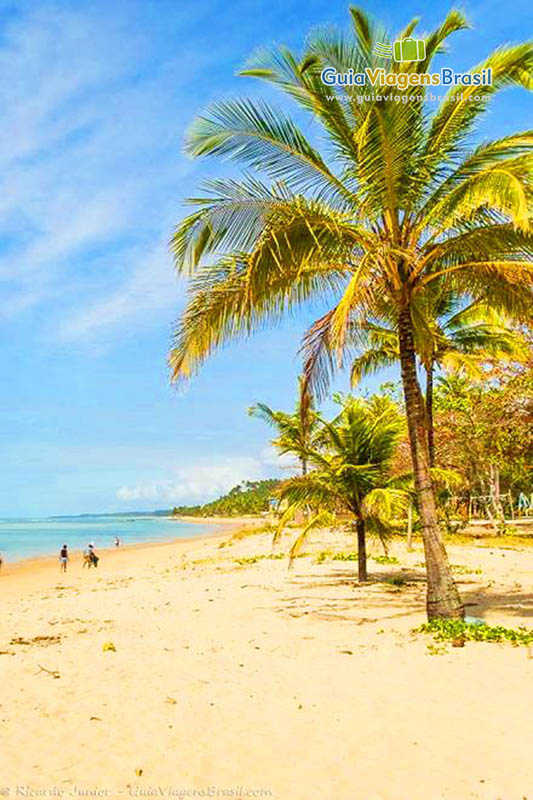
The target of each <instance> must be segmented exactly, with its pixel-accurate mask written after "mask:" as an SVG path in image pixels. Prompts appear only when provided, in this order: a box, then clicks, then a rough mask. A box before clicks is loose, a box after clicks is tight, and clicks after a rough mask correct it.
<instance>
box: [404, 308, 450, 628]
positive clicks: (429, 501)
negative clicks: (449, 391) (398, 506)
mask: <svg viewBox="0 0 533 800" xmlns="http://www.w3.org/2000/svg"><path fill="white" fill-rule="evenodd" d="M398 322H399V324H398V336H399V345H400V363H401V371H402V384H403V391H404V398H405V410H406V416H407V426H408V430H409V443H410V446H411V458H412V461H413V471H414V480H415V488H416V493H417V498H418V510H419V514H420V520H421V523H422V537H423V541H424V552H425V556H426V569H427V598H426V606H427V615H428V619H434V618H436V617H448V618H450V617H459V618H462V617H463V616H464V609H463V605H462V603H461V598H460V597H459V592H458V591H457V587H456V585H455V583H454V580H453V577H452V574H451V570H450V565H449V563H448V556H447V555H446V549H445V547H444V543H443V541H442V537H441V534H440V531H439V527H438V523H437V508H436V503H435V495H434V491H433V485H432V482H431V473H430V466H429V452H428V437H427V433H428V432H427V423H426V418H425V410H424V405H423V398H422V392H421V391H420V386H419V384H418V378H417V375H416V360H415V349H414V342H413V328H412V321H411V314H410V311H409V307H408V306H407V304H405V305H404V306H403V308H402V310H401V311H400V315H399V321H398Z"/></svg>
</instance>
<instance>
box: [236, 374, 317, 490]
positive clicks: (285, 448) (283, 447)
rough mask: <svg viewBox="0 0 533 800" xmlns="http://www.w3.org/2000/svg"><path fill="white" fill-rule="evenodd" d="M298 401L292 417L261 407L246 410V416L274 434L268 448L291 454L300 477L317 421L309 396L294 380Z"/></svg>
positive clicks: (302, 382) (263, 405)
mask: <svg viewBox="0 0 533 800" xmlns="http://www.w3.org/2000/svg"><path fill="white" fill-rule="evenodd" d="M298 388H299V391H298V400H297V402H296V408H295V409H294V412H293V413H292V414H289V413H287V412H286V411H274V410H273V409H272V408H270V406H267V405H266V404H265V403H256V405H254V406H250V408H249V409H248V414H249V415H250V416H251V417H257V418H259V419H262V420H263V421H264V422H266V423H267V425H270V427H271V428H274V430H276V431H277V436H276V438H275V439H273V440H272V444H273V445H274V447H275V448H276V450H277V451H278V453H279V454H280V455H286V454H287V453H291V454H292V455H295V456H296V457H297V459H298V460H299V462H300V464H301V467H302V475H305V474H306V472H307V455H306V454H307V451H308V450H309V449H310V448H311V447H312V445H313V435H314V433H315V432H316V430H317V426H318V417H317V415H316V413H315V409H314V401H313V398H312V396H311V395H310V394H309V391H308V388H307V386H306V383H305V381H304V379H303V378H302V377H299V378H298Z"/></svg>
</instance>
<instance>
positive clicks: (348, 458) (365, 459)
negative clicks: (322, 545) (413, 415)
mask: <svg viewBox="0 0 533 800" xmlns="http://www.w3.org/2000/svg"><path fill="white" fill-rule="evenodd" d="M403 432H404V422H403V419H402V417H401V415H400V413H399V411H398V408H397V406H396V405H395V403H393V402H392V401H391V400H389V399H388V398H377V397H374V398H371V399H370V400H362V399H356V398H354V397H351V396H348V397H344V398H343V399H342V410H341V412H340V414H338V416H337V417H335V419H333V420H332V421H331V422H326V421H325V420H321V423H320V429H319V431H317V437H316V440H315V441H316V445H315V447H313V448H312V449H308V450H307V451H306V457H307V461H308V462H309V464H310V466H311V467H312V470H311V471H310V472H309V473H308V474H306V475H303V476H301V477H295V478H290V479H289V480H287V481H285V483H283V484H282V486H281V488H280V489H279V490H278V492H277V494H278V495H279V497H280V500H281V501H282V502H285V503H288V509H287V510H286V512H285V514H284V516H283V518H282V521H281V524H280V527H279V529H278V535H279V534H280V533H281V531H282V530H283V528H284V527H285V524H286V523H287V522H288V520H289V519H290V518H292V517H293V516H294V514H295V513H296V512H297V511H298V510H300V509H302V508H304V507H309V506H312V507H314V508H316V509H317V513H316V515H315V516H314V517H312V518H311V519H309V521H308V522H307V524H306V526H305V527H304V529H303V531H302V532H301V533H300V535H299V536H298V538H297V539H296V541H295V543H294V545H293V547H292V549H291V553H290V555H291V559H292V558H295V556H296V555H298V552H299V551H300V550H301V547H302V545H303V543H304V541H305V539H306V537H307V535H308V533H309V531H310V530H311V529H312V528H313V527H315V526H316V525H317V524H320V523H321V522H322V521H323V520H324V518H325V512H327V511H330V512H335V511H343V512H348V513H349V514H350V515H351V516H352V518H353V520H354V525H355V529H356V531H357V553H358V574H359V580H360V581H365V580H366V579H367V557H366V534H367V532H368V531H372V532H374V533H377V534H378V535H380V536H384V535H386V534H387V533H388V532H390V531H391V530H393V529H395V528H396V529H397V528H398V527H399V526H400V525H401V523H400V521H399V520H398V517H400V516H404V515H405V511H406V509H407V505H408V502H409V494H408V492H406V491H404V490H402V489H399V488H397V487H396V480H395V478H393V477H392V476H391V474H390V463H391V460H392V457H393V455H394V451H395V449H396V446H397V444H398V442H399V441H400V439H401V437H402V434H403Z"/></svg>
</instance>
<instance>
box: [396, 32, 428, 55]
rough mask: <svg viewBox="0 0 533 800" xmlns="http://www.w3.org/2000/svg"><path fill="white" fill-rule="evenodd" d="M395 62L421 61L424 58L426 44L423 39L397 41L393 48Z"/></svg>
mask: <svg viewBox="0 0 533 800" xmlns="http://www.w3.org/2000/svg"><path fill="white" fill-rule="evenodd" d="M393 54H394V60H395V61H422V60H423V59H424V58H425V57H426V43H425V41H424V40H423V39H411V38H410V37H408V38H407V39H398V41H397V42H394V48H393Z"/></svg>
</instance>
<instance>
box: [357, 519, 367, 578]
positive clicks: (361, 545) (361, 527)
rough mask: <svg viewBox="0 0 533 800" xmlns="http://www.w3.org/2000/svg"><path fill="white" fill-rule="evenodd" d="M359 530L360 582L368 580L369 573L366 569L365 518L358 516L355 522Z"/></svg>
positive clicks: (358, 563) (358, 560) (358, 559)
mask: <svg viewBox="0 0 533 800" xmlns="http://www.w3.org/2000/svg"><path fill="white" fill-rule="evenodd" d="M355 529H356V531H357V569H358V577H359V583H362V582H363V581H366V579H367V578H368V573H367V570H366V532H365V521H364V519H361V518H358V519H357V521H356V523H355Z"/></svg>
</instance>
